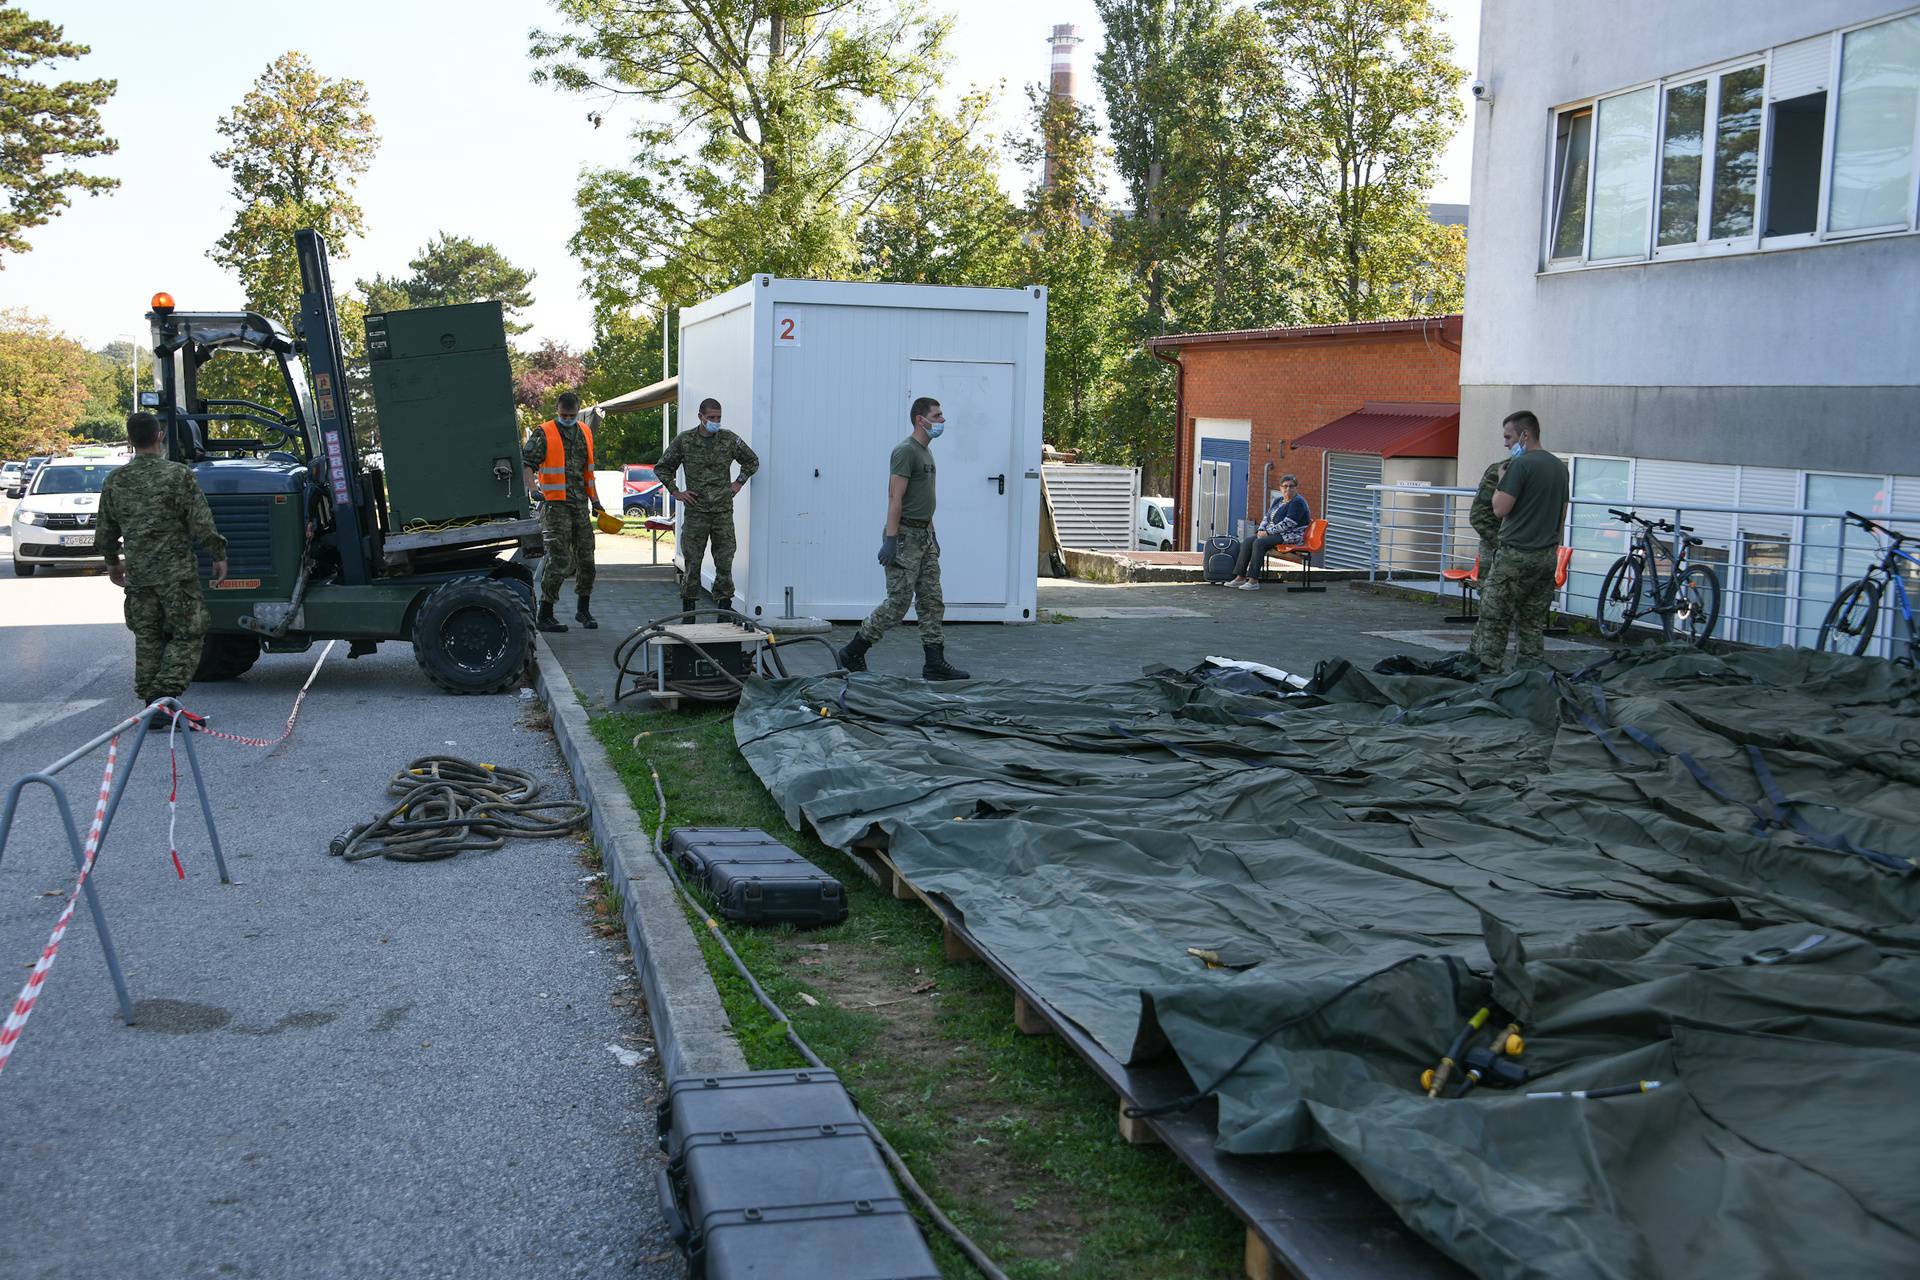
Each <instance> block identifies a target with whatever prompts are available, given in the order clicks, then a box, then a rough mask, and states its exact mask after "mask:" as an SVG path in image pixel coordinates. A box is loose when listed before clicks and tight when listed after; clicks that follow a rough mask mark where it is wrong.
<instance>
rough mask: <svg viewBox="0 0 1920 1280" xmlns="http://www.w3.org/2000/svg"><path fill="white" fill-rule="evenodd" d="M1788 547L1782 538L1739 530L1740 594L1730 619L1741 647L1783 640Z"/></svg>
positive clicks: (1784, 637) (1788, 559)
mask: <svg viewBox="0 0 1920 1280" xmlns="http://www.w3.org/2000/svg"><path fill="white" fill-rule="evenodd" d="M1791 560H1792V544H1791V543H1789V542H1788V541H1787V539H1785V538H1781V537H1774V536H1770V535H1767V534H1764V533H1749V532H1747V531H1746V530H1745V529H1742V530H1741V531H1740V594H1739V596H1738V606H1737V616H1736V617H1735V618H1734V619H1733V622H1732V624H1731V625H1732V627H1733V629H1734V631H1735V634H1734V639H1736V640H1738V641H1739V642H1740V643H1741V644H1758V645H1768V646H1772V645H1776V644H1782V643H1784V642H1785V641H1786V638H1787V629H1786V621H1787V568H1788V565H1789V564H1790V563H1791Z"/></svg>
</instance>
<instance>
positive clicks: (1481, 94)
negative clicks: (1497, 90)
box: [1471, 80, 1493, 102]
mask: <svg viewBox="0 0 1920 1280" xmlns="http://www.w3.org/2000/svg"><path fill="white" fill-rule="evenodd" d="M1471 90H1472V93H1473V96H1474V97H1476V98H1478V99H1479V100H1480V101H1482V102H1492V101H1493V90H1491V89H1489V88H1487V82H1486V81H1485V80H1475V81H1474V82H1473V84H1472V86H1471Z"/></svg>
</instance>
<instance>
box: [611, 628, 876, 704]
mask: <svg viewBox="0 0 1920 1280" xmlns="http://www.w3.org/2000/svg"><path fill="white" fill-rule="evenodd" d="M703 614H705V615H709V620H710V621H713V622H728V621H734V620H737V619H738V618H739V615H738V614H736V613H735V612H734V611H733V610H731V609H720V608H706V609H684V610H681V611H680V612H678V613H669V614H666V615H664V616H663V617H659V618H655V619H654V620H653V621H652V622H643V623H641V624H640V625H639V626H637V627H635V628H634V629H633V630H632V631H630V632H628V633H627V636H626V638H625V639H623V640H622V641H621V642H620V643H619V644H618V645H615V646H614V650H613V666H614V677H613V700H614V701H615V702H618V701H620V699H622V698H626V697H630V696H632V695H633V694H636V693H639V692H641V690H642V689H643V688H644V687H645V686H644V685H643V684H642V683H641V681H642V680H643V679H645V678H646V677H647V676H648V675H649V674H650V673H649V672H648V671H646V670H645V669H644V668H636V667H635V666H634V665H633V664H634V661H635V660H636V659H638V658H640V657H641V656H642V655H643V654H644V653H645V652H646V646H647V642H648V641H649V640H652V639H655V638H657V637H660V636H664V635H666V634H667V633H668V632H669V631H670V630H671V629H672V628H674V627H675V626H678V625H680V624H682V623H693V622H698V621H699V620H700V618H701V615H703ZM675 640H676V642H677V643H679V644H684V645H686V646H687V647H688V648H689V649H692V650H693V651H694V652H695V653H696V654H698V655H699V656H700V657H702V658H704V659H705V660H706V662H707V665H708V666H710V667H712V668H713V670H714V672H715V674H714V675H712V676H709V677H703V678H701V679H698V680H670V681H668V682H667V687H668V688H669V689H671V690H672V691H673V692H675V693H677V694H680V695H682V696H683V697H687V698H691V699H694V700H695V701H698V702H732V701H733V700H734V699H735V698H738V697H739V696H740V691H741V690H742V689H744V688H745V687H746V683H745V682H744V681H743V680H741V679H740V677H738V676H736V675H734V674H733V673H732V672H731V671H729V670H727V669H726V667H725V666H724V665H723V664H722V663H721V662H720V660H719V659H718V658H715V657H714V656H713V655H712V654H711V653H709V652H707V650H706V649H705V648H703V647H702V646H700V645H699V644H696V643H695V642H693V641H692V640H687V639H684V638H681V637H675ZM802 641H811V642H812V643H814V644H817V645H821V646H823V647H825V649H826V651H827V653H828V654H829V656H831V657H832V659H833V667H832V668H831V669H832V670H834V671H838V670H839V669H840V654H839V651H838V650H837V649H835V648H834V647H833V645H832V644H831V643H830V642H829V641H827V640H826V639H825V638H824V637H822V636H791V637H789V638H788V639H787V640H785V641H783V642H780V643H774V642H771V641H770V642H769V643H767V644H766V645H764V646H762V647H761V649H760V651H759V668H760V669H759V670H758V671H757V672H756V674H758V675H762V676H769V677H778V678H779V679H782V680H784V679H786V678H787V676H788V672H787V664H786V662H785V661H784V659H783V657H782V655H781V652H780V650H781V647H782V645H783V644H784V645H785V646H788V647H790V646H792V645H793V644H795V643H798V642H802ZM622 686H628V687H625V688H623V687H622Z"/></svg>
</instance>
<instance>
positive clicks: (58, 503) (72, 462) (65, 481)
mask: <svg viewBox="0 0 1920 1280" xmlns="http://www.w3.org/2000/svg"><path fill="white" fill-rule="evenodd" d="M123 462H124V459H120V458H55V459H54V460H53V461H51V462H49V463H47V464H46V465H45V466H44V467H41V468H40V470H39V471H38V472H36V473H35V474H34V477H33V484H32V486H31V487H30V488H28V490H27V492H26V496H25V497H23V498H21V499H20V503H19V505H18V506H16V507H15V508H14V509H13V572H14V575H15V576H16V577H21V578H30V577H32V576H33V571H34V570H35V569H37V568H39V567H41V566H42V565H56V564H77V565H97V564H101V563H103V562H102V560H101V559H100V553H99V552H98V551H96V550H95V549H94V545H93V532H94V525H95V524H96V523H97V522H98V521H99V519H100V486H101V485H103V484H105V483H106V482H107V477H108V476H110V475H112V474H113V473H114V472H115V471H116V470H118V469H119V468H120V467H121V466H122V465H123Z"/></svg>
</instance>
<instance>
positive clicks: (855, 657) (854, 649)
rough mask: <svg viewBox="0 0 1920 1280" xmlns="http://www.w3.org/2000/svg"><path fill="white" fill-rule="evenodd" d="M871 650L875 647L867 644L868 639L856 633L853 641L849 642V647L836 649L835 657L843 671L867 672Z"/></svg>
mask: <svg viewBox="0 0 1920 1280" xmlns="http://www.w3.org/2000/svg"><path fill="white" fill-rule="evenodd" d="M871 648H873V646H872V645H870V644H868V643H867V638H866V637H865V636H863V635H860V634H859V633H857V632H856V633H855V634H854V637H853V639H851V640H849V641H847V647H846V648H844V649H835V650H834V651H833V656H834V659H835V660H836V661H837V662H839V664H840V669H841V670H842V671H865V670H866V669H867V650H869V649H871Z"/></svg>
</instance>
